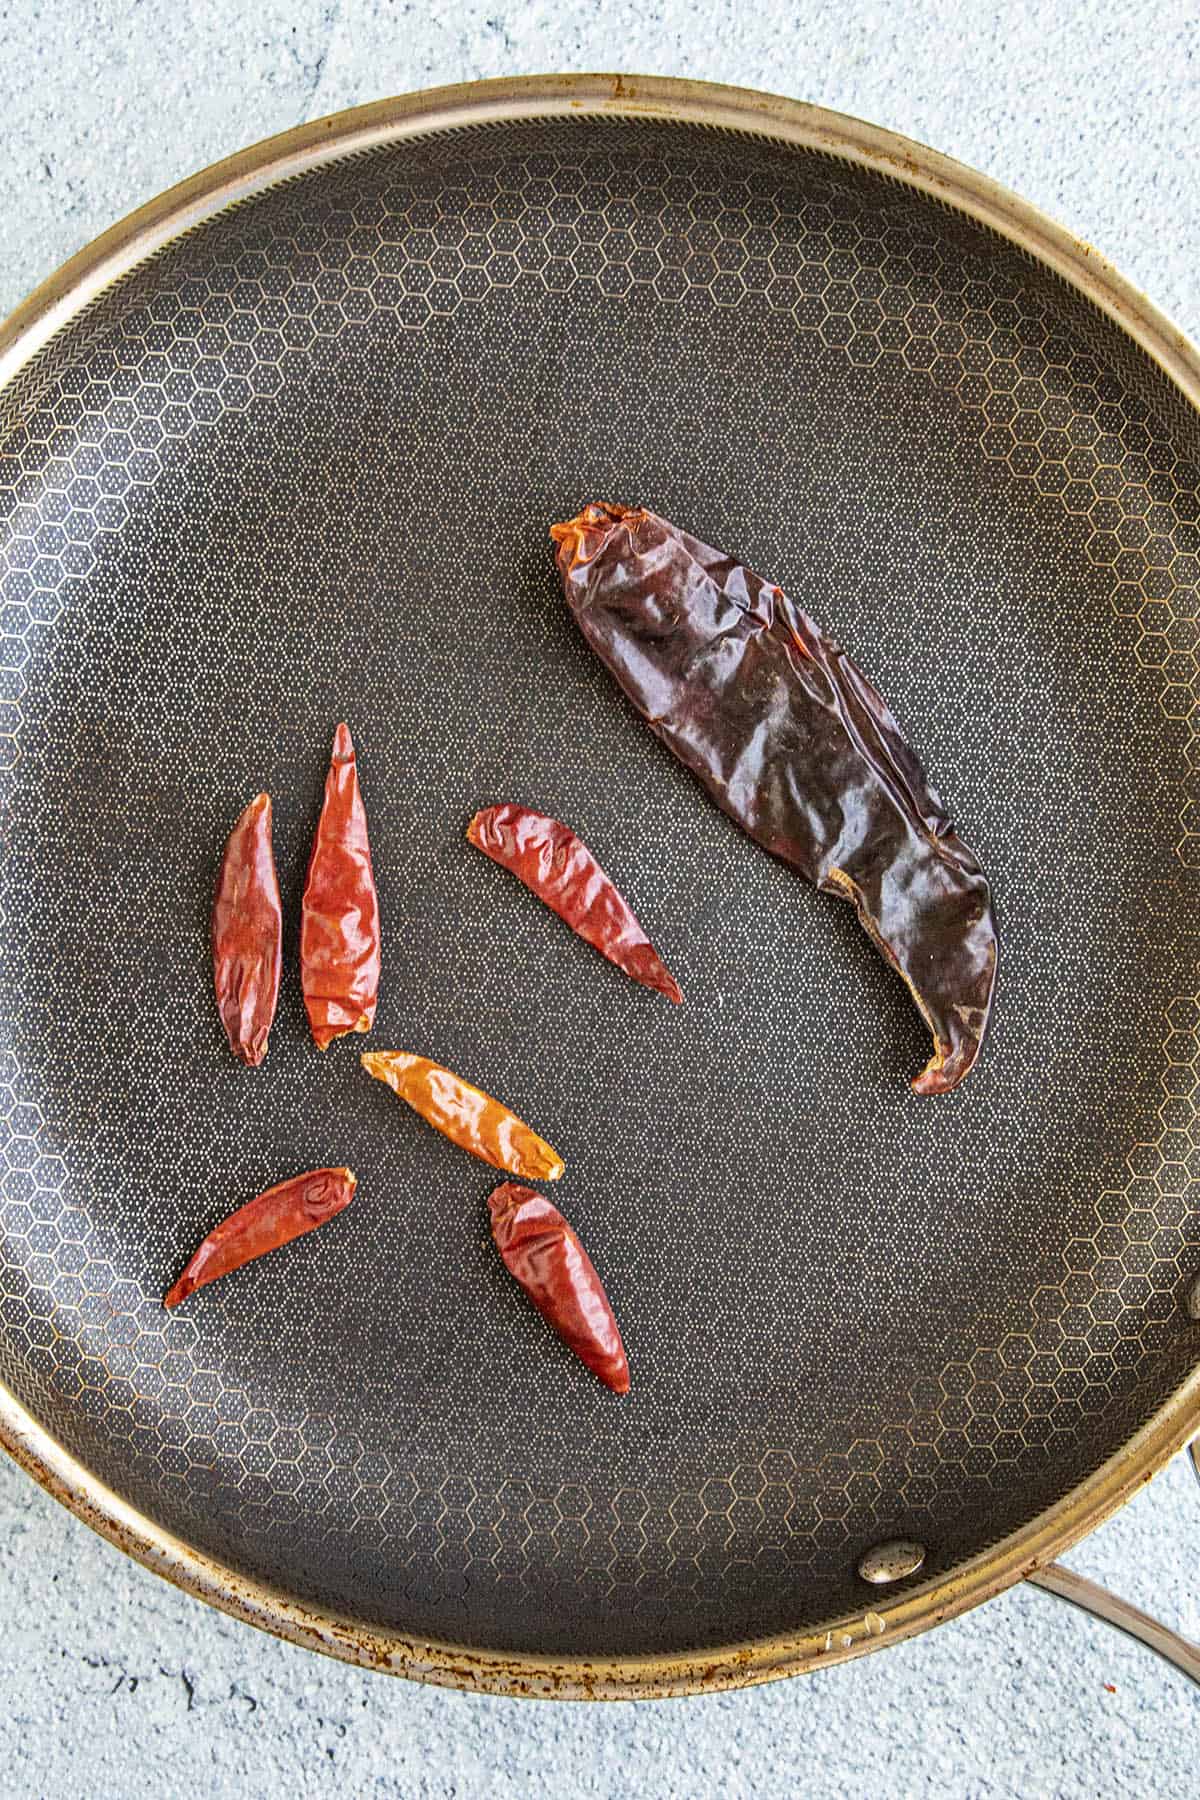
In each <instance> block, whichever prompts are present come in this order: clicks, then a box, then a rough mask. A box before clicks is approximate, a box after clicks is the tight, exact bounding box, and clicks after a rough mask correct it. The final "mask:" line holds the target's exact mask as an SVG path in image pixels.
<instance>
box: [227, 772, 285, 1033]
mask: <svg viewBox="0 0 1200 1800" xmlns="http://www.w3.org/2000/svg"><path fill="white" fill-rule="evenodd" d="M282 936H283V908H282V906H281V905H280V901H279V882H278V880H277V878H276V875H275V857H274V854H273V852H272V849H271V796H270V795H269V794H256V795H255V797H254V799H253V800H252V801H251V802H250V804H249V806H248V807H247V808H246V809H245V811H244V812H243V813H242V815H241V817H240V818H239V819H238V822H237V824H236V825H235V826H234V828H233V830H232V831H231V832H230V834H229V841H228V843H227V844H226V845H225V854H224V856H223V857H222V858H221V873H220V875H219V876H218V878H217V891H216V894H215V896H214V898H213V909H212V959H213V981H214V985H215V987H216V991H217V1011H218V1012H219V1013H220V1015H221V1023H222V1025H223V1026H224V1027H225V1035H226V1037H227V1038H228V1039H229V1048H230V1049H231V1050H232V1051H233V1054H234V1055H235V1056H236V1057H238V1058H239V1060H240V1061H242V1062H244V1063H246V1064H247V1065H248V1066H249V1067H250V1068H254V1067H256V1066H257V1065H258V1064H259V1063H260V1062H262V1060H263V1058H264V1056H265V1055H266V1054H267V1038H268V1036H269V1034H270V1030H271V1022H272V1020H273V1019H274V1017H275V1006H276V1002H277V1001H278V999H279V965H280V943H281V940H282Z"/></svg>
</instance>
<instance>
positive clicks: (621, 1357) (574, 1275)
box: [488, 1181, 629, 1394]
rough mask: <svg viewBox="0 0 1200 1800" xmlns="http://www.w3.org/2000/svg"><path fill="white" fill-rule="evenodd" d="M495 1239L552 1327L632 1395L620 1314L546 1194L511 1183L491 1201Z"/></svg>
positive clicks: (617, 1388)
mask: <svg viewBox="0 0 1200 1800" xmlns="http://www.w3.org/2000/svg"><path fill="white" fill-rule="evenodd" d="M488 1208H489V1210H490V1212H491V1215H492V1236H493V1238H494V1239H495V1241H496V1248H497V1250H499V1252H500V1255H501V1256H502V1257H503V1259H504V1266H505V1268H506V1269H507V1270H508V1272H509V1274H510V1275H513V1276H515V1277H516V1279H517V1280H518V1281H519V1282H520V1284H521V1286H522V1287H523V1288H524V1289H525V1292H526V1293H527V1294H528V1295H529V1298H530V1299H531V1300H532V1301H533V1304H534V1305H535V1306H536V1307H537V1309H538V1311H539V1312H540V1313H541V1315H542V1317H543V1318H544V1319H545V1321H546V1323H547V1324H548V1325H552V1326H553V1327H554V1329H555V1331H557V1333H558V1335H559V1337H561V1338H562V1340H563V1342H564V1343H565V1344H567V1345H569V1346H570V1348H571V1349H572V1350H573V1351H574V1352H575V1354H576V1356H577V1357H579V1359H580V1361H581V1362H585V1363H586V1364H587V1366H588V1368H589V1369H590V1370H591V1371H592V1374H593V1375H596V1376H598V1377H599V1379H600V1380H601V1381H602V1382H603V1383H604V1385H605V1386H606V1387H610V1388H611V1389H612V1390H613V1393H614V1394H627V1393H628V1392H629V1361H628V1358H627V1357H626V1355H625V1346H624V1344H623V1343H622V1342H621V1333H620V1330H619V1328H618V1325H617V1321H616V1317H615V1315H614V1313H613V1309H612V1307H611V1306H610V1305H609V1302H608V1295H607V1294H606V1293H605V1292H604V1287H603V1284H602V1282H601V1280H600V1277H599V1276H598V1275H597V1273H596V1271H595V1268H594V1267H593V1265H592V1261H591V1258H590V1257H589V1256H588V1253H587V1251H586V1250H585V1249H584V1247H583V1245H582V1244H581V1243H580V1241H579V1239H578V1238H577V1237H576V1235H575V1233H574V1232H573V1231H572V1229H571V1227H570V1226H569V1225H568V1224H567V1221H566V1220H565V1219H564V1218H563V1216H562V1214H561V1213H560V1212H559V1210H558V1208H557V1206H555V1205H554V1204H553V1203H552V1202H551V1201H550V1200H548V1199H547V1198H546V1196H545V1194H539V1193H537V1192H536V1190H535V1189H533V1188H527V1187H518V1185H517V1183H516V1182H515V1181H506V1182H503V1183H502V1184H501V1186H500V1187H498V1188H496V1189H494V1191H493V1192H492V1193H491V1194H490V1195H489V1196H488Z"/></svg>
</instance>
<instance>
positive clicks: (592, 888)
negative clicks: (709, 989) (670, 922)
mask: <svg viewBox="0 0 1200 1800" xmlns="http://www.w3.org/2000/svg"><path fill="white" fill-rule="evenodd" d="M467 838H468V841H469V842H470V843H472V844H474V846H475V848H476V849H477V850H482V851H483V854H484V855H485V856H490V857H491V859H492V861H493V862H494V863H499V865H500V867H501V868H502V869H507V870H508V871H509V873H510V874H512V875H515V876H516V877H517V880H518V881H522V882H524V884H525V886H526V887H527V888H528V889H529V890H530V892H531V893H534V894H536V895H537V897H538V899H539V900H541V901H542V902H543V904H544V905H546V906H548V907H549V908H550V910H551V911H552V912H556V913H557V914H558V916H559V918H560V919H564V920H565V921H566V923H567V924H568V925H569V926H570V927H571V929H572V931H574V932H576V933H578V935H579V936H580V937H581V938H582V939H583V940H584V942H585V943H586V944H590V945H591V946H592V949H593V950H598V951H599V952H600V954H601V956H604V957H607V958H608V960H609V962H611V963H615V964H616V966H617V968H618V969H621V970H623V971H624V973H625V974H626V975H629V976H631V977H632V978H633V980H634V981H637V982H640V983H641V985H642V986H643V987H648V988H653V989H654V990H655V992H656V993H659V994H665V995H666V997H667V999H668V1000H672V1001H674V1003H675V1005H676V1006H678V1005H679V1004H680V1002H681V1000H682V999H683V995H682V994H681V993H680V991H679V983H678V982H677V981H676V980H675V977H674V976H673V975H672V974H671V971H670V970H669V969H668V968H667V966H666V964H665V963H664V962H663V960H662V958H661V957H660V956H659V954H658V952H657V951H656V950H655V948H654V945H653V944H652V943H651V942H650V939H649V938H648V937H647V936H646V934H645V932H644V931H643V930H642V928H641V926H640V925H639V924H638V922H637V920H636V918H635V917H634V915H633V910H632V908H631V907H630V905H629V903H628V901H627V900H626V899H625V898H624V896H623V895H622V894H621V893H620V891H619V890H618V888H617V886H616V884H615V883H614V882H613V881H612V880H611V879H610V878H609V876H607V875H606V874H605V873H604V870H603V869H602V868H601V867H600V864H599V863H598V862H597V861H596V858H595V857H594V856H593V855H592V853H591V851H590V850H589V849H588V847H587V845H586V844H585V843H584V842H583V840H582V838H579V837H577V836H576V835H575V833H574V832H573V831H572V830H571V828H570V826H569V825H564V824H563V823H562V821H561V820H559V819H551V818H548V817H547V816H546V814H545V813H539V812H533V811H532V810H531V809H530V808H529V807H528V806H514V805H511V804H510V805H507V806H488V807H485V808H484V810H483V811H482V812H477V813H476V814H475V817H474V818H473V819H472V820H471V823H470V824H469V825H468V827H467Z"/></svg>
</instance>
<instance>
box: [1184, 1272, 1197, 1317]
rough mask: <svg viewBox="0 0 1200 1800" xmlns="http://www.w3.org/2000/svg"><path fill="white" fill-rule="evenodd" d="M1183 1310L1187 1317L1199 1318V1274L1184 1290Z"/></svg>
mask: <svg viewBox="0 0 1200 1800" xmlns="http://www.w3.org/2000/svg"><path fill="white" fill-rule="evenodd" d="M1183 1310H1184V1312H1185V1313H1186V1314H1187V1316H1188V1318H1189V1319H1197V1320H1200V1275H1197V1276H1196V1278H1195V1280H1194V1281H1192V1282H1191V1283H1189V1285H1188V1287H1187V1288H1186V1289H1185V1291H1184V1296H1183Z"/></svg>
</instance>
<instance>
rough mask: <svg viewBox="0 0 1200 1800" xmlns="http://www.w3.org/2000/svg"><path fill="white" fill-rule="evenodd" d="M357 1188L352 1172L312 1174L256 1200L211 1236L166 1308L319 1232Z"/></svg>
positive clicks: (287, 1182) (191, 1260)
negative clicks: (283, 1245) (283, 1247)
mask: <svg viewBox="0 0 1200 1800" xmlns="http://www.w3.org/2000/svg"><path fill="white" fill-rule="evenodd" d="M357 1185H358V1182H357V1178H356V1177H355V1176H354V1175H353V1174H352V1173H351V1172H350V1170H349V1169H312V1170H310V1172H309V1173H308V1174H307V1175H295V1176H293V1178H292V1179H291V1181H281V1182H280V1183H279V1185H278V1187H273V1188H268V1189H267V1191H266V1192H265V1193H264V1194H258V1195H256V1196H255V1198H254V1199H253V1200H248V1201H247V1202H246V1204H245V1206H240V1207H239V1208H238V1210H237V1211H236V1212H234V1213H230V1215H229V1217H228V1218H227V1219H222V1221H221V1223H220V1224H219V1225H218V1226H217V1227H216V1229H215V1230H214V1231H210V1232H209V1234H208V1236H207V1237H206V1238H205V1240H204V1242H203V1243H202V1244H201V1245H200V1247H199V1249H198V1250H197V1251H196V1252H195V1254H194V1255H193V1256H192V1257H191V1259H190V1261H189V1262H188V1265H187V1267H186V1269H185V1270H184V1271H183V1274H182V1275H181V1276H180V1277H179V1280H178V1281H177V1282H176V1283H175V1285H174V1287H173V1288H172V1289H171V1291H170V1292H169V1293H168V1295H167V1297H166V1299H165V1300H164V1301H163V1305H164V1306H165V1307H167V1308H168V1309H170V1308H171V1307H173V1306H178V1305H179V1302H180V1301H181V1300H186V1299H187V1297H188V1295H189V1294H194V1293H195V1291H196V1289H197V1288H202V1287H207V1285H208V1283H209V1282H210V1281H216V1280H217V1279H218V1277H219V1276H221V1275H228V1274H230V1273H231V1272H232V1271H233V1270H234V1269H240V1268H241V1267H242V1265H243V1264H244V1263H248V1262H253V1261H254V1259H255V1258H256V1257H259V1256H265V1255H266V1254H267V1252H268V1251H269V1250H278V1249H279V1247H280V1245H281V1244H290V1243H291V1241H292V1239H293V1238H298V1237H303V1235H304V1233H305V1232H306V1231H315V1230H316V1228H317V1226H318V1225H323V1224H324V1223H325V1221H326V1219H332V1218H333V1217H334V1216H335V1214H337V1213H340V1212H341V1211H342V1209H343V1207H346V1206H349V1204H350V1202H351V1200H353V1198H354V1190H355V1188H356V1186H357Z"/></svg>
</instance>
